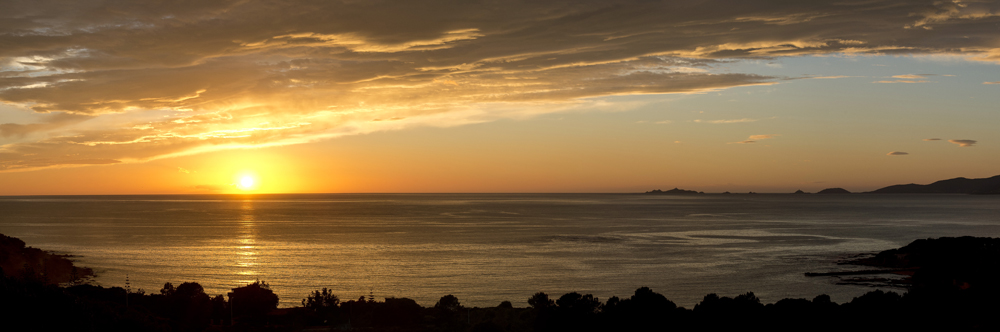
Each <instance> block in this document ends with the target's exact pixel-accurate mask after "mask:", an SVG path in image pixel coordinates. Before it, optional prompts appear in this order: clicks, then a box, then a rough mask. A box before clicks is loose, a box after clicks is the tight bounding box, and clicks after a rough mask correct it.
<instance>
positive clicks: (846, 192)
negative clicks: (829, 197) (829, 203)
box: [817, 188, 851, 194]
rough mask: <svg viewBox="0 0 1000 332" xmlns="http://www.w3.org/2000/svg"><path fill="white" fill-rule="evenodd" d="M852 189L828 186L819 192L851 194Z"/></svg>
mask: <svg viewBox="0 0 1000 332" xmlns="http://www.w3.org/2000/svg"><path fill="white" fill-rule="evenodd" d="M850 193H851V192H850V191H847V189H844V188H826V189H823V190H820V191H819V192H818V193H817V194H850Z"/></svg>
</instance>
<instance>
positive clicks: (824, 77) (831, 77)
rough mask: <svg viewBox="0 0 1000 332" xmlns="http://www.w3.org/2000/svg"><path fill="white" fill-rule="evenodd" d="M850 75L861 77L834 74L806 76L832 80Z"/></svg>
mask: <svg viewBox="0 0 1000 332" xmlns="http://www.w3.org/2000/svg"><path fill="white" fill-rule="evenodd" d="M849 77H859V76H846V75H832V76H810V77H806V78H811V79H817V80H819V79H823V80H832V79H838V78H849Z"/></svg>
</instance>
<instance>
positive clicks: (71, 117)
mask: <svg viewBox="0 0 1000 332" xmlns="http://www.w3.org/2000/svg"><path fill="white" fill-rule="evenodd" d="M112 7H114V8H115V10H109V9H108V8H110V7H108V5H107V4H105V3H103V2H95V1H68V0H38V1H21V2H12V3H9V4H7V3H5V6H4V10H3V11H2V12H0V22H2V23H0V45H4V47H2V48H0V102H4V103H10V104H14V105H16V106H20V107H24V108H28V109H31V110H33V111H35V112H39V113H46V114H51V116H49V118H43V119H42V120H40V121H36V122H32V123H27V122H14V121H8V122H7V123H3V124H0V136H2V137H4V138H17V139H18V140H19V141H17V142H15V143H10V144H7V145H3V146H2V147H0V154H2V157H0V171H2V170H25V169H35V168H43V167H60V166H67V165H84V164H94V163H108V162H141V161H146V160H153V159H159V158H167V157H171V156H178V155H185V154H193V153H203V152H209V151H216V150H222V149H238V148H253V147H265V146H277V145H286V144H299V143H305V142H313V141H316V140H323V139H331V138H336V137H341V136H345V135H356V134H363V133H371V132H378V131H384V130H400V129H405V128H412V127H415V126H437V127H447V126H458V125H464V124H469V123H479V122H486V121H494V120H497V119H503V118H524V117H530V116H536V115H539V114H544V113H551V112H559V111H566V110H571V109H582V108H588V107H594V105H595V103H597V102H595V101H594V100H595V98H598V97H606V96H620V95H642V94H694V93H705V92H707V91H716V90H721V89H728V88H733V87H739V86H752V85H765V84H776V83H778V82H781V81H783V80H785V79H786V78H783V77H775V76H766V75H759V74H754V73H750V72H744V73H739V72H729V71H727V70H726V68H721V67H722V66H724V65H725V64H727V63H729V62H731V61H732V60H734V59H754V60H758V59H767V61H769V62H772V61H773V60H771V59H775V58H779V57H783V56H810V55H829V54H846V55H902V54H945V55H958V56H961V57H965V58H968V59H973V60H977V61H987V62H993V63H1000V48H997V47H996V41H995V36H994V34H991V33H988V32H989V31H993V29H994V28H995V26H996V24H997V23H998V22H1000V17H998V16H997V14H996V13H1000V4H997V3H992V2H975V3H972V2H970V3H965V2H963V3H955V2H935V1H929V0H926V1H924V0H921V1H912V2H903V3H892V4H887V3H885V2H883V1H846V2H844V1H808V2H807V1H802V2H795V3H777V2H767V1H758V2H751V1H747V2H732V1H721V0H719V1H700V2H696V3H684V2H657V1H639V0H623V1H613V2H608V1H574V2H557V1H520V2H519V1H513V0H511V1H501V2H499V3H497V5H495V6H484V5H481V4H479V3H477V2H459V3H456V2H453V1H421V2H419V3H418V2H412V1H395V2H394V1H385V2H382V1H376V2H372V1H280V2H258V1H254V2H246V1H233V2H223V1H203V2H169V1H166V2H150V1H139V0H122V1H119V2H116V3H115V5H114V6H112ZM262 17H272V18H274V17H277V18H281V19H280V20H269V21H267V22H262V21H261V18H262ZM927 31H932V33H933V38H930V37H929V36H930V35H928V34H929V33H931V32H927ZM910 75H916V74H910ZM920 76H922V75H920ZM839 77H841V76H836V75H833V76H823V77H819V78H839ZM813 78H817V77H813ZM889 82H892V83H919V82H921V80H919V79H914V78H905V79H904V78H900V79H899V80H897V81H889ZM375 119H379V120H382V121H373V120H375ZM392 119H405V121H388V120H392ZM737 120H749V119H737ZM711 121H721V122H706V123H736V122H725V121H733V120H711ZM748 141H754V140H753V139H751V140H748Z"/></svg>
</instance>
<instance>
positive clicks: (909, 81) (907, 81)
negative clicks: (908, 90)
mask: <svg viewBox="0 0 1000 332" xmlns="http://www.w3.org/2000/svg"><path fill="white" fill-rule="evenodd" d="M927 82H929V81H926V80H919V81H911V80H894V81H875V82H872V83H927Z"/></svg>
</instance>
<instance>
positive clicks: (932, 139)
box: [924, 138, 941, 141]
mask: <svg viewBox="0 0 1000 332" xmlns="http://www.w3.org/2000/svg"><path fill="white" fill-rule="evenodd" d="M924 140H925V141H940V140H941V139H940V138H925V139H924Z"/></svg>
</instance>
